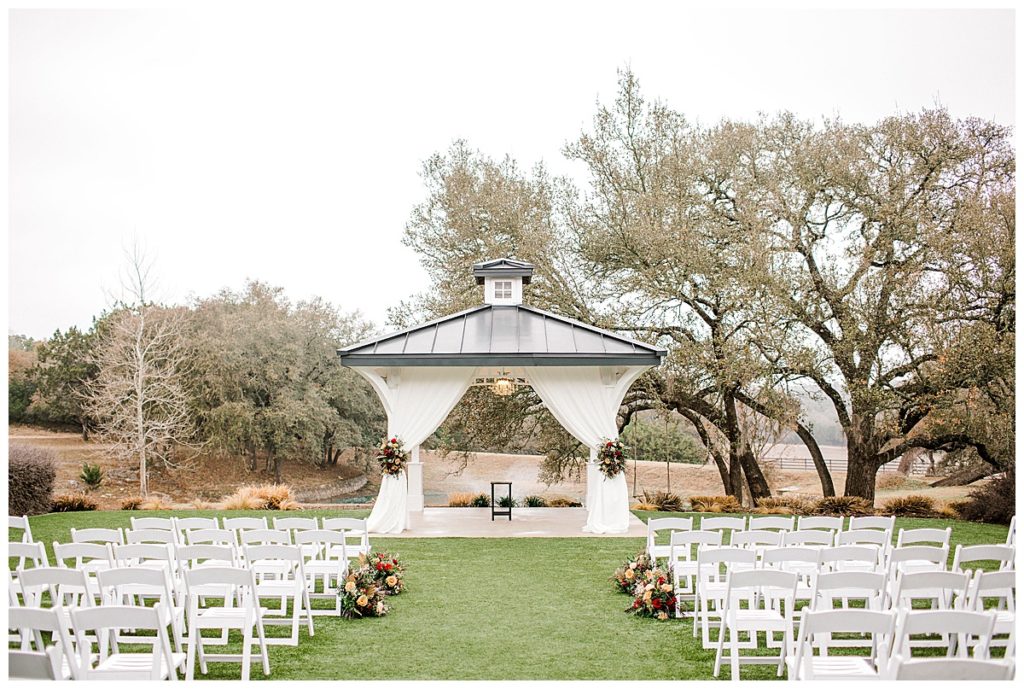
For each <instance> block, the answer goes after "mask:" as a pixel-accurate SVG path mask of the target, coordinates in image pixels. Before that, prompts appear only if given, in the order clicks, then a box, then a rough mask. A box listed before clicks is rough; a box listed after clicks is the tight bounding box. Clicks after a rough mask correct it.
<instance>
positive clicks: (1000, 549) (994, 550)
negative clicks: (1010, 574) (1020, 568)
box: [953, 544, 1015, 572]
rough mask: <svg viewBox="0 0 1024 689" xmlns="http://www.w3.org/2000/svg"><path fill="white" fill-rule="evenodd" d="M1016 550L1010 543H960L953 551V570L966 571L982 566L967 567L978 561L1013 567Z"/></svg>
mask: <svg viewBox="0 0 1024 689" xmlns="http://www.w3.org/2000/svg"><path fill="white" fill-rule="evenodd" d="M1014 556H1015V551H1014V548H1013V546H1009V545H960V544H957V546H956V550H955V551H953V571H954V572H964V571H971V570H975V569H979V570H980V569H982V568H981V567H978V566H974V567H966V566H965V565H974V564H976V563H978V562H985V561H992V560H994V561H995V562H997V563H999V569H1001V570H1002V569H1013V566H1014V565H1013V560H1014Z"/></svg>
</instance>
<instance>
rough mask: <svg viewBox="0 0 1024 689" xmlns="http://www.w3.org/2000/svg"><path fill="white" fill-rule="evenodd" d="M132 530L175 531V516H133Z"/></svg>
mask: <svg viewBox="0 0 1024 689" xmlns="http://www.w3.org/2000/svg"><path fill="white" fill-rule="evenodd" d="M130 521H131V525H132V528H131V530H132V531H141V530H143V529H146V530H148V529H157V530H159V531H175V530H176V529H175V528H174V517H131V519H130Z"/></svg>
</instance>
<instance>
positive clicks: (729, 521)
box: [700, 517, 747, 531]
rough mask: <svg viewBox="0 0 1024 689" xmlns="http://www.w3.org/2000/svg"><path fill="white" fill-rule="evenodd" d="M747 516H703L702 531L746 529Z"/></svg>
mask: <svg viewBox="0 0 1024 689" xmlns="http://www.w3.org/2000/svg"><path fill="white" fill-rule="evenodd" d="M746 528H747V519H746V517H701V519H700V530H701V531H744V530H745V529H746Z"/></svg>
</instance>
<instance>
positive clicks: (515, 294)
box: [473, 258, 533, 306]
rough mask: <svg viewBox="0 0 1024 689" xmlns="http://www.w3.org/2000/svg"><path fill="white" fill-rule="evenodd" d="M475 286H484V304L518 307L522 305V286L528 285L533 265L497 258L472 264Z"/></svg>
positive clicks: (511, 259)
mask: <svg viewBox="0 0 1024 689" xmlns="http://www.w3.org/2000/svg"><path fill="white" fill-rule="evenodd" d="M473 277H475V278H476V284H478V285H483V286H484V303H485V304H491V305H494V306H518V305H519V304H522V303H523V285H528V284H530V278H532V277H533V264H532V263H527V262H526V261H517V260H516V259H514V258H497V259H494V260H491V261H481V262H480V263H474V264H473Z"/></svg>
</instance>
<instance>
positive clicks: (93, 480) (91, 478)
mask: <svg viewBox="0 0 1024 689" xmlns="http://www.w3.org/2000/svg"><path fill="white" fill-rule="evenodd" d="M78 477H79V478H80V479H82V483H84V484H85V485H87V486H89V487H90V488H92V489H96V488H99V487H100V484H101V483H103V469H101V468H100V466H99V465H98V464H89V463H88V462H85V463H83V464H82V473H81V474H79V475H78Z"/></svg>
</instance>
